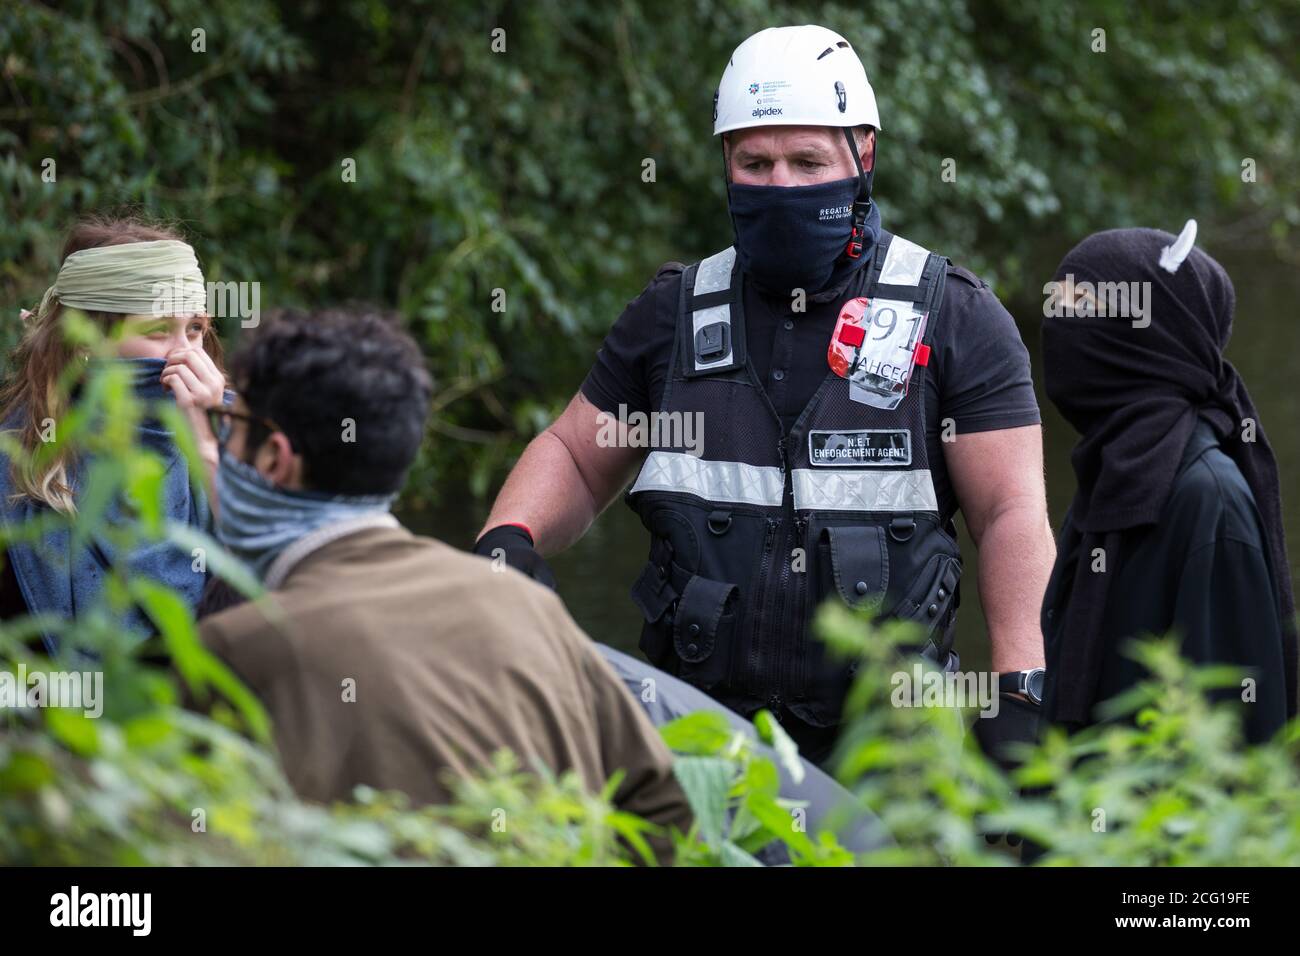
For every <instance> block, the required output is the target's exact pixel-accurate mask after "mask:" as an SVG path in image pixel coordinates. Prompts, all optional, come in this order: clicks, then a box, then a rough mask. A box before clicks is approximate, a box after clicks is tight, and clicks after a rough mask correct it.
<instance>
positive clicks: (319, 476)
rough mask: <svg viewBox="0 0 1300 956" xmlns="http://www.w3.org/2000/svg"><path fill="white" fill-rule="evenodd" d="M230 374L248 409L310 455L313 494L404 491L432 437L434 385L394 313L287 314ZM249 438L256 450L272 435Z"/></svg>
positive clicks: (269, 323)
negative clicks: (423, 444) (428, 430)
mask: <svg viewBox="0 0 1300 956" xmlns="http://www.w3.org/2000/svg"><path fill="white" fill-rule="evenodd" d="M230 377H231V381H232V383H233V385H234V388H235V389H236V390H237V391H238V392H239V394H240V395H241V396H242V397H243V399H244V402H245V404H247V406H248V409H249V411H250V413H251V414H253V415H257V416H261V417H263V418H268V419H270V420H271V421H272V422H274V423H275V424H276V425H277V426H279V428H280V429H281V430H282V431H283V432H284V434H285V435H286V436H287V437H288V439H289V441H290V442H292V444H293V448H294V450H295V451H296V452H297V453H298V454H300V455H302V457H303V463H304V476H303V481H304V484H305V485H306V486H307V487H308V488H309V489H311V490H313V491H320V492H326V493H331V494H347V495H375V494H389V493H392V492H396V491H399V490H400V489H401V487H402V482H403V481H404V480H405V479H406V472H407V470H408V469H409V468H410V467H411V462H412V461H414V460H415V455H416V452H417V450H418V449H419V447H420V441H421V439H422V438H423V437H424V426H425V420H426V418H427V417H428V414H429V401H430V399H431V397H432V394H433V379H432V378H431V376H430V375H429V371H428V369H427V368H426V367H425V363H424V357H423V356H422V355H421V354H420V349H419V346H417V345H416V344H415V341H414V340H413V339H412V338H411V337H410V336H409V335H407V334H406V333H405V332H403V331H402V330H401V329H400V328H399V326H398V324H397V321H396V318H395V317H394V316H391V315H387V314H381V313H379V312H376V311H372V310H359V309H329V310H325V311H319V312H305V311H298V310H284V311H280V312H278V313H275V314H272V315H270V316H268V317H267V319H266V321H265V322H264V323H263V324H262V326H261V327H260V328H259V329H258V330H257V331H256V332H255V333H253V335H252V337H251V340H250V341H248V342H247V343H246V344H244V345H242V346H241V347H240V348H239V349H238V351H237V352H236V353H235V354H234V356H233V357H232V358H231V359H230ZM249 438H250V442H249V446H248V447H249V448H250V450H251V449H252V448H255V447H257V446H258V445H260V444H261V443H262V441H264V440H265V438H266V432H265V430H261V431H259V430H256V429H255V430H254V431H252V432H250V435H249Z"/></svg>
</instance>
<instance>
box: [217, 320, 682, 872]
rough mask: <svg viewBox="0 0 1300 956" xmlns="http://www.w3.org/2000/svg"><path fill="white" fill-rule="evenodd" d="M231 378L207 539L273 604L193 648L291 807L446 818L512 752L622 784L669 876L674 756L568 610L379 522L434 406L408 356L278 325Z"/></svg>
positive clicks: (417, 358) (493, 569) (229, 615)
mask: <svg viewBox="0 0 1300 956" xmlns="http://www.w3.org/2000/svg"><path fill="white" fill-rule="evenodd" d="M230 372H231V378H232V383H233V385H234V387H235V389H236V391H237V396H238V397H237V398H236V400H235V403H234V405H233V406H228V407H222V408H214V409H212V410H211V413H210V419H211V423H212V428H213V431H214V433H215V434H216V436H217V438H218V441H219V442H220V445H221V459H220V466H219V468H218V473H217V482H216V485H217V502H216V513H217V518H216V527H217V534H218V537H219V538H220V539H221V540H222V543H223V544H225V545H226V547H227V548H228V549H230V550H231V551H232V552H233V553H235V554H236V555H237V556H239V557H241V558H243V559H244V560H245V561H246V562H247V563H248V564H249V565H250V566H251V567H252V568H253V570H254V571H255V572H256V573H257V574H258V575H259V577H261V579H262V580H263V581H264V583H265V585H266V587H267V589H268V591H269V592H270V595H269V601H270V605H271V606H270V607H269V608H268V607H264V606H263V605H262V602H256V603H247V604H241V605H238V606H235V607H231V608H228V609H226V610H224V611H222V612H220V613H218V614H214V615H212V616H209V617H206V618H204V619H203V621H202V622H201V625H200V633H201V636H202V639H203V641H204V643H205V644H206V645H207V646H208V647H209V648H210V649H211V650H212V651H214V652H215V653H216V654H217V655H218V656H219V657H221V658H222V659H223V660H225V661H226V662H227V663H228V665H229V666H230V667H231V668H232V669H233V670H234V671H235V672H236V673H237V674H238V675H239V676H240V677H241V678H242V679H243V680H244V681H245V682H246V683H247V684H248V685H249V686H250V687H251V688H252V690H253V691H254V692H255V693H256V694H257V695H258V697H259V698H260V699H261V700H262V702H263V703H264V705H265V706H266V708H267V710H268V712H269V714H270V717H271V719H272V723H273V729H274V736H275V742H276V746H277V749H278V751H279V754H280V758H281V761H282V763H283V766H284V769H285V772H286V774H287V776H288V778H289V781H290V782H291V784H292V785H293V787H294V789H295V790H296V791H297V792H298V793H299V794H300V795H301V796H302V797H304V798H306V799H310V800H316V801H322V802H328V801H335V800H347V799H349V798H350V797H351V796H352V794H353V791H354V789H355V788H356V787H357V786H358V785H362V784H365V785H368V786H370V787H374V788H376V789H385V790H387V789H391V790H400V791H403V792H404V793H406V794H408V795H409V796H410V797H411V799H412V800H413V801H414V802H416V803H443V802H446V801H448V800H449V799H450V791H449V783H450V781H451V779H454V778H455V777H457V776H461V777H463V776H466V775H469V774H472V773H474V772H476V771H479V770H481V769H482V768H483V767H484V766H485V765H486V764H487V763H488V762H489V760H490V758H491V756H492V754H493V753H494V752H496V751H497V750H499V749H501V748H508V749H510V750H511V751H513V752H514V753H515V754H516V755H517V756H518V758H519V759H520V762H521V764H522V766H524V767H525V768H533V767H537V766H538V765H543V766H545V767H547V768H549V769H550V770H551V771H554V772H556V773H559V772H563V771H566V770H573V771H576V772H577V774H578V775H579V776H580V778H581V779H582V780H583V782H584V783H585V785H586V786H587V787H588V788H589V789H590V790H591V791H592V792H595V791H598V790H600V789H601V788H602V787H603V786H604V785H605V783H606V781H607V780H608V778H609V777H610V776H611V775H612V774H614V773H615V772H616V771H623V772H624V774H625V776H624V778H623V780H622V782H621V784H620V786H619V788H618V790H617V791H616V793H615V795H614V803H615V804H616V805H617V806H618V807H619V808H620V809H622V810H626V811H629V812H631V813H635V814H637V815H638V816H641V817H643V818H645V819H647V820H649V821H650V822H652V823H654V824H657V825H659V826H660V827H663V828H664V835H663V836H661V837H660V838H658V839H656V840H654V841H652V844H653V845H654V847H655V850H656V853H657V855H658V856H659V857H660V860H661V862H662V861H666V860H667V859H668V858H669V856H670V851H669V846H670V843H669V841H668V840H667V839H666V834H667V832H668V830H669V828H672V827H676V828H677V829H679V830H681V831H682V832H686V831H687V830H689V828H690V825H691V813H690V810H689V806H688V804H687V802H686V798H685V795H684V794H683V792H682V790H681V788H680V787H679V785H678V784H677V782H676V780H675V778H674V777H673V772H672V755H671V754H670V752H669V751H668V749H667V747H666V746H665V745H664V743H663V741H662V740H661V739H660V737H659V736H658V733H657V732H656V730H655V728H654V727H653V725H652V724H651V722H650V720H649V719H648V718H647V717H646V715H645V714H644V713H643V712H642V710H641V708H640V706H639V705H638V703H637V701H636V699H635V698H634V697H633V696H632V695H630V694H629V693H628V692H627V690H626V689H625V688H624V687H623V685H622V683H621V682H620V680H619V678H618V677H617V676H616V675H615V674H614V672H613V671H612V670H611V668H610V667H609V665H608V664H606V662H605V661H604V660H603V659H602V657H601V655H600V654H599V653H598V652H597V651H596V649H595V646H594V645H593V644H592V642H591V641H590V640H589V639H588V638H587V637H586V635H585V634H583V632H582V631H581V630H580V629H579V628H578V626H577V625H576V624H575V623H574V622H573V620H572V618H570V616H569V615H568V613H567V612H566V610H565V608H564V606H563V604H562V603H561V602H560V599H559V598H558V597H557V596H556V595H555V594H554V593H553V592H551V591H550V590H549V589H547V588H545V587H543V586H541V585H539V584H536V583H535V582H533V581H531V580H529V579H528V578H527V577H525V576H524V575H522V574H520V573H518V572H516V571H514V570H512V569H510V568H508V567H507V566H506V565H505V564H504V563H503V562H492V561H487V560H484V559H483V558H481V557H476V556H473V555H470V554H466V553H463V552H460V551H457V550H455V549H454V548H451V547H449V546H447V545H445V544H443V543H441V542H439V541H436V540H433V539H430V538H425V537H419V536H416V535H413V534H411V533H410V532H409V531H407V530H406V529H404V528H403V527H401V526H400V525H399V524H398V522H397V520H396V519H395V518H394V517H393V516H392V514H390V512H389V505H390V504H391V503H392V501H393V499H394V498H395V496H396V493H397V491H398V490H399V489H400V487H401V485H402V482H403V480H404V479H405V476H406V472H407V470H408V468H409V466H410V464H411V462H412V461H413V460H414V457H415V454H416V451H417V449H418V447H419V445H420V442H421V439H422V436H423V432H424V423H425V418H426V416H427V413H428V406H429V399H430V394H431V391H432V384H431V380H430V377H429V375H428V372H427V371H426V369H425V367H424V363H423V360H422V357H421V355H420V352H419V349H418V348H417V347H416V345H415V343H414V342H413V341H412V340H411V339H410V338H409V337H408V336H407V335H406V334H405V333H403V332H401V331H400V330H398V329H397V328H396V327H395V326H394V325H392V324H391V323H389V322H387V321H385V320H384V319H383V318H382V317H380V316H377V315H372V314H349V313H341V312H325V313H315V314H304V313H285V314H283V315H281V316H280V317H278V318H276V319H274V320H272V321H270V322H268V323H266V324H264V326H263V327H262V328H261V329H260V330H259V331H258V333H257V334H255V336H254V337H253V338H252V340H251V342H249V343H248V344H247V345H246V347H244V348H243V349H242V350H241V351H239V352H238V353H237V354H236V355H235V356H234V358H233V359H232V361H231V363H230Z"/></svg>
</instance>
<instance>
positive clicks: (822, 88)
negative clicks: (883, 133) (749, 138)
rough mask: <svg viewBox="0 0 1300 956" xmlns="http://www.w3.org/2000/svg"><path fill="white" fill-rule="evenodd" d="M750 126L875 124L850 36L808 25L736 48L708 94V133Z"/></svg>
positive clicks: (773, 31)
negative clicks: (713, 90) (710, 106)
mask: <svg viewBox="0 0 1300 956" xmlns="http://www.w3.org/2000/svg"><path fill="white" fill-rule="evenodd" d="M749 126H874V127H875V128H876V129H880V114H879V113H878V112H877V111H876V94H875V92H874V91H873V90H872V89H871V84H870V83H869V82H868V81H867V71H866V70H865V69H863V66H862V61H861V60H859V59H858V55H857V54H856V53H854V52H853V47H851V46H849V42H848V41H847V40H845V39H844V37H842V36H840V35H839V34H838V33H836V32H835V31H834V30H828V29H826V27H819V26H814V25H812V24H807V25H804V26H801V27H769V28H768V29H766V30H761V31H759V32H758V33H755V34H754V35H753V36H751V37H750V38H749V39H748V40H746V41H745V42H744V43H742V44H741V45H740V46H738V47H736V52H735V53H733V54H731V60H730V61H729V62H728V63H727V68H726V69H725V70H724V71H723V72H722V82H720V83H719V84H718V92H717V93H716V94H715V96H714V100H713V134H714V135H715V136H716V135H718V134H719V133H726V132H730V131H731V130H733V129H744V128H746V127H749Z"/></svg>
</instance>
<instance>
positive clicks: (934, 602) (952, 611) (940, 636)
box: [894, 554, 962, 661]
mask: <svg viewBox="0 0 1300 956" xmlns="http://www.w3.org/2000/svg"><path fill="white" fill-rule="evenodd" d="M961 570H962V566H961V560H960V559H959V558H955V557H953V556H952V555H949V554H936V555H935V556H934V557H932V558H931V559H930V560H929V561H928V562H927V563H926V566H925V571H924V572H923V573H922V574H921V575H920V576H919V578H918V579H917V584H916V586H915V587H914V588H912V590H911V592H910V593H909V594H908V595H907V596H906V597H904V598H903V600H902V601H900V602H899V605H898V607H897V608H896V609H895V611H894V616H895V617H897V618H899V619H900V620H904V621H912V622H913V623H915V624H917V625H919V627H920V629H921V631H922V633H923V635H924V643H923V644H922V645H921V646H920V647H919V648H918V650H921V651H922V652H923V653H927V656H930V655H932V656H934V658H935V659H937V660H940V661H942V660H945V659H946V658H947V656H948V652H949V651H950V650H951V649H952V642H953V638H954V637H955V632H954V630H953V627H952V624H953V618H954V617H955V615H956V613H957V585H958V583H959V582H960V581H961Z"/></svg>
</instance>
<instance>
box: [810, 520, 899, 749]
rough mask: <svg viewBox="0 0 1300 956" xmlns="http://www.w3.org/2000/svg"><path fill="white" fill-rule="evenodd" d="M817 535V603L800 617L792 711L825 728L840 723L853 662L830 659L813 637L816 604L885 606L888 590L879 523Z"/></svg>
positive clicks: (828, 529)
mask: <svg viewBox="0 0 1300 956" xmlns="http://www.w3.org/2000/svg"><path fill="white" fill-rule="evenodd" d="M816 534H817V537H816V538H815V539H814V540H815V541H816V542H817V545H816V547H817V550H816V561H817V566H816V568H815V569H814V570H815V571H816V579H815V580H816V583H817V587H816V589H815V592H814V594H813V597H814V598H815V599H816V600H815V601H812V602H809V603H810V606H809V608H808V609H807V614H806V615H805V618H804V637H803V643H802V644H801V645H800V650H799V654H798V664H797V674H798V677H797V683H796V687H797V688H798V691H797V693H796V696H795V698H794V700H793V701H791V703H790V709H791V710H792V711H793V712H794V713H795V715H796V716H797V717H799V719H800V720H803V721H806V722H807V723H810V724H813V725H814V726H819V727H827V726H833V725H834V724H837V723H838V722H839V720H840V710H841V706H842V702H843V700H844V697H845V695H846V694H847V693H848V689H849V683H850V680H851V678H852V669H851V668H852V663H853V662H852V661H850V660H847V659H845V658H842V657H839V656H837V655H835V654H833V653H832V652H831V650H830V649H829V648H828V647H827V646H826V644H825V642H823V641H822V640H821V639H820V638H818V637H817V636H816V635H815V634H813V633H812V627H811V621H812V615H813V614H814V613H815V612H816V606H817V604H819V603H820V602H821V601H825V600H834V599H835V598H836V597H837V596H838V598H839V600H841V601H843V602H844V603H845V604H847V605H849V606H850V607H857V606H859V605H862V604H865V603H868V602H873V601H876V602H880V601H883V600H884V596H885V590H886V588H888V586H889V547H888V544H887V543H886V540H885V529H884V528H883V527H881V526H880V525H877V524H857V525H841V526H832V527H823V528H821V530H820V531H817V532H816ZM810 583H812V582H810Z"/></svg>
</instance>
